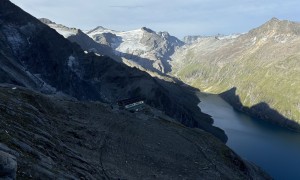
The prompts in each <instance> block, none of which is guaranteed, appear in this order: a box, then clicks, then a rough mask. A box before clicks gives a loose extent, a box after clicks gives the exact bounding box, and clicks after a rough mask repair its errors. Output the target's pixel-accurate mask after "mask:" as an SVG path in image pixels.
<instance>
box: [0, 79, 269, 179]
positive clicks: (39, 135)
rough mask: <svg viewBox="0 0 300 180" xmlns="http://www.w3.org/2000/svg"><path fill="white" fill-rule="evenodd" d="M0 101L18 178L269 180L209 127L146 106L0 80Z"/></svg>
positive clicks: (6, 146)
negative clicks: (131, 107) (114, 104)
mask: <svg viewBox="0 0 300 180" xmlns="http://www.w3.org/2000/svg"><path fill="white" fill-rule="evenodd" d="M0 99H1V102H0V119H1V121H0V127H1V129H0V141H1V143H0V154H1V152H5V153H6V155H7V153H8V154H11V155H10V156H8V155H7V156H8V157H9V158H10V159H11V158H13V157H16V159H17V162H18V171H17V177H18V179H28V178H29V179H39V178H41V177H43V179H79V178H81V179H82V178H83V179H120V178H121V179H145V178H150V179H153V178H158V179H185V178H187V179H198V178H201V179H202V178H205V179H269V178H270V177H268V176H267V175H266V174H265V173H264V172H263V171H261V170H260V169H259V168H257V167H256V166H254V165H251V164H250V163H247V162H244V161H243V160H241V158H240V157H238V156H237V155H236V154H235V153H234V152H233V151H231V150H230V149H229V148H228V147H226V146H225V145H224V144H223V143H221V142H220V141H219V140H217V139H216V138H214V137H213V136H212V135H210V134H209V133H206V132H204V131H202V130H200V129H191V128H187V127H185V126H183V125H181V124H179V123H177V122H176V121H174V120H172V119H170V118H169V117H167V116H165V115H163V114H162V113H159V112H158V111H157V110H155V109H151V108H150V107H149V108H148V110H147V112H146V113H136V114H132V113H128V112H126V111H121V112H118V111H113V110H111V109H110V107H109V106H108V105H105V104H102V103H99V102H79V101H77V100H74V99H72V98H68V97H66V96H61V95H60V96H57V95H43V94H40V93H37V92H33V91H30V90H27V89H25V88H22V87H14V86H3V85H1V87H0ZM178 144H180V146H178ZM1 155H3V154H1ZM4 155H5V154H4ZM2 158H3V156H0V162H1V160H2ZM10 161H14V160H10ZM175 161H176V162H175ZM0 167H1V166H0ZM15 168H16V167H15V166H11V167H10V169H9V170H10V171H8V172H10V173H8V174H7V175H11V174H13V173H16V169H15ZM1 170H2V169H1V168H0V171H1ZM4 175H5V174H4ZM1 177H3V174H1V173H0V178H1Z"/></svg>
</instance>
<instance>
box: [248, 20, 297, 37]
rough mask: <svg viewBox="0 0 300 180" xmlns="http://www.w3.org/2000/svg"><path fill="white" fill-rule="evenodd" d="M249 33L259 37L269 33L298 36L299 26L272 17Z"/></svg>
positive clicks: (295, 23)
mask: <svg viewBox="0 0 300 180" xmlns="http://www.w3.org/2000/svg"><path fill="white" fill-rule="evenodd" d="M251 32H252V33H255V34H261V35H262V34H265V33H269V32H273V33H276V34H296V35H300V24H299V23H297V22H293V21H288V20H279V19H277V18H275V17H273V18H272V19H270V20H269V21H267V22H266V23H265V24H263V25H261V26H260V27H258V28H256V29H253V30H252V31H251Z"/></svg>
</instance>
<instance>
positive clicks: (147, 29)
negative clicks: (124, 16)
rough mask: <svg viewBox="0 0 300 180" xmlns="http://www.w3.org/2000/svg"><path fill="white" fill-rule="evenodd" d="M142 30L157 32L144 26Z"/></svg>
mask: <svg viewBox="0 0 300 180" xmlns="http://www.w3.org/2000/svg"><path fill="white" fill-rule="evenodd" d="M141 30H143V31H146V32H148V33H155V32H154V31H153V30H152V29H150V28H147V27H142V28H141Z"/></svg>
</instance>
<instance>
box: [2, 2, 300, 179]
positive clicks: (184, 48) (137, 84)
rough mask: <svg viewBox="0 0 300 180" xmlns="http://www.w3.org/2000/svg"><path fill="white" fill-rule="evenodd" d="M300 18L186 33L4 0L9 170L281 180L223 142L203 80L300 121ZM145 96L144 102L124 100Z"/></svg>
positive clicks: (245, 108) (261, 114)
mask: <svg viewBox="0 0 300 180" xmlns="http://www.w3.org/2000/svg"><path fill="white" fill-rule="evenodd" d="M299 52H300V24H299V23H296V22H291V21H287V20H278V19H276V18H273V19H271V20H270V21H268V22H266V23H265V24H263V25H262V26H260V27H258V28H255V29H253V30H250V31H249V32H247V33H242V34H234V35H229V36H223V35H216V36H187V37H185V38H184V39H183V40H180V39H178V38H176V37H174V36H172V35H170V34H169V33H168V32H155V31H153V30H151V29H150V28H147V27H142V28H140V29H136V30H132V31H117V30H111V29H108V28H105V27H102V26H98V27H95V28H94V29H90V30H80V29H77V28H73V27H72V28H71V27H66V26H65V25H62V24H58V23H56V22H53V21H51V20H49V19H46V18H41V19H37V18H35V17H33V16H31V15H30V14H28V13H26V12H25V11H23V10H22V9H20V8H19V7H17V6H16V5H14V4H13V3H11V2H10V1H9V0H2V1H0V125H1V126H0V178H6V179H16V178H17V179H39V178H41V177H43V179H155V178H157V179H199V178H200V179H213V180H215V179H272V178H271V177H270V176H269V175H268V174H267V173H266V172H264V170H262V169H260V168H259V167H258V166H256V165H255V164H253V163H252V162H248V161H247V160H244V159H243V158H241V157H239V155H237V154H236V153H235V152H233V151H232V150H231V149H230V148H228V147H227V146H226V145H225V144H224V143H225V142H226V141H227V136H226V134H225V133H224V130H222V129H220V128H218V127H215V126H213V119H212V118H211V116H209V115H207V114H205V113H203V112H202V111H201V109H199V107H198V106H197V105H198V104H199V102H200V101H201V99H200V100H199V98H198V97H197V95H196V92H198V91H199V90H201V91H203V92H207V93H213V94H219V95H220V96H221V97H222V98H223V99H224V100H226V101H227V102H228V103H230V104H231V105H232V106H233V107H234V108H235V109H237V110H239V111H242V112H244V113H247V114H249V115H251V116H254V117H257V118H259V119H260V120H267V121H269V122H272V123H276V124H279V125H281V126H283V127H286V128H289V129H293V130H295V131H299V130H300V125H299V123H300V54H299ZM134 97H139V98H141V99H143V101H144V102H145V107H146V108H145V109H144V110H143V111H141V112H136V113H130V112H128V111H125V110H121V109H118V108H117V109H115V108H114V106H116V105H117V102H118V101H119V100H122V99H127V98H134Z"/></svg>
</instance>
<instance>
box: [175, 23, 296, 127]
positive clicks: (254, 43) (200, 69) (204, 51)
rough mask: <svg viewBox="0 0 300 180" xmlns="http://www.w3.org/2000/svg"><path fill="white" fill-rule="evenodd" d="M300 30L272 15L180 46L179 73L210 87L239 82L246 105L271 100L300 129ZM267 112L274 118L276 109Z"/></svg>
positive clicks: (227, 86) (222, 88)
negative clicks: (245, 28)
mask: <svg viewBox="0 0 300 180" xmlns="http://www.w3.org/2000/svg"><path fill="white" fill-rule="evenodd" d="M299 32H300V24H299V23H296V22H290V21H286V20H285V21H280V20H278V19H271V20H270V21H268V22H266V23H265V24H263V25H261V26H259V27H258V28H255V29H253V30H251V31H249V32H248V33H245V34H242V35H240V36H239V37H237V38H235V39H224V40H218V39H213V38H210V39H203V40H201V41H199V42H198V43H195V44H192V45H191V46H188V47H185V48H184V49H181V50H179V51H177V53H176V54H175V55H174V56H173V57H172V59H173V61H172V63H173V64H172V66H173V74H175V75H177V77H179V78H180V79H181V80H183V81H184V82H186V83H188V84H190V85H191V86H193V87H197V88H200V89H201V90H203V91H206V92H210V93H217V94H220V93H223V92H226V91H228V90H230V89H232V88H237V91H236V92H237V95H239V96H240V98H241V103H242V104H243V106H244V107H247V108H251V107H252V106H255V105H257V104H259V103H266V104H268V105H269V106H270V108H271V109H273V110H276V111H278V112H279V113H280V114H281V115H283V116H284V118H282V119H281V120H280V122H277V123H279V124H281V125H283V126H288V127H290V128H292V129H299V122H300V109H299V108H298V105H297V103H298V102H297V99H298V97H300V95H299V88H298V87H300V86H299V84H300V80H299V77H300V74H299V69H300V68H299V63H298V62H299V50H300V36H299ZM232 98H234V97H232ZM232 105H233V106H234V107H236V108H237V109H240V108H241V107H240V106H238V105H236V104H232ZM264 111H265V112H267V111H266V110H264V109H260V110H259V111H258V112H257V111H255V112H254V111H253V112H252V113H250V115H253V116H258V114H264ZM261 117H264V118H262V119H267V120H269V121H271V122H272V119H271V118H270V117H272V115H271V114H268V113H266V114H264V116H261ZM286 119H288V121H287V120H286ZM289 121H291V123H289ZM273 122H274V121H273ZM293 122H297V123H298V125H297V124H295V123H293Z"/></svg>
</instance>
